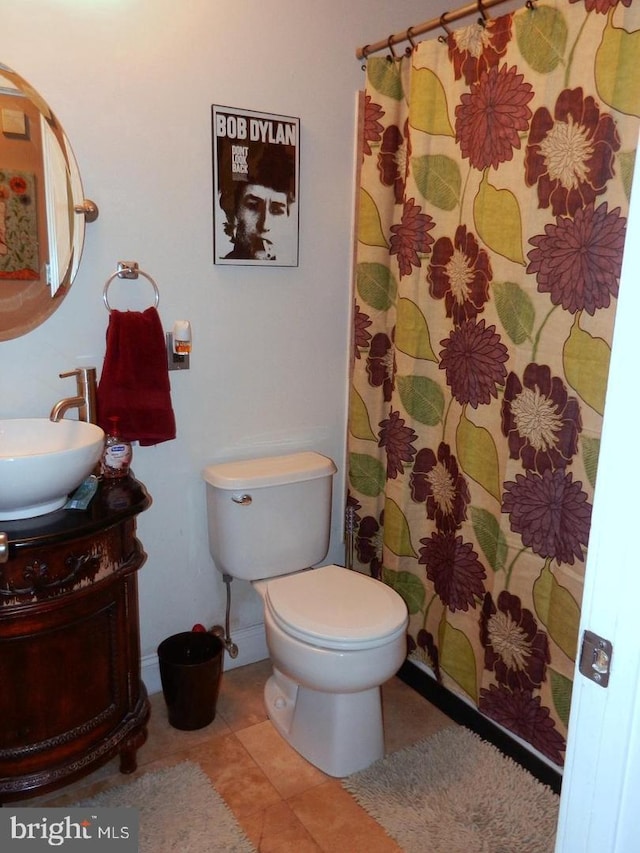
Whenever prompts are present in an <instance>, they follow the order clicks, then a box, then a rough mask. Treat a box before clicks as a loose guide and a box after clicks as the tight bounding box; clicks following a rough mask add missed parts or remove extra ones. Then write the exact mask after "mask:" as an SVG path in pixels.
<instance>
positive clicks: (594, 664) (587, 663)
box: [579, 631, 613, 687]
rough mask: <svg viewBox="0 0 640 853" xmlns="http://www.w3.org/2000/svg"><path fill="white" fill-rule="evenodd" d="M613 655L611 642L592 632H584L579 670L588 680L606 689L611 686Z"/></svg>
mask: <svg viewBox="0 0 640 853" xmlns="http://www.w3.org/2000/svg"><path fill="white" fill-rule="evenodd" d="M612 655H613V646H612V645H611V643H610V642H609V640H605V639H604V637H599V636H598V635H597V634H594V633H593V632H592V631H585V632H584V635H583V637H582V651H581V652H580V666H579V669H580V672H581V673H582V674H583V675H584V676H585V677H586V678H590V679H591V681H595V683H596V684H599V685H600V687H606V686H607V685H608V684H609V674H610V672H611V657H612Z"/></svg>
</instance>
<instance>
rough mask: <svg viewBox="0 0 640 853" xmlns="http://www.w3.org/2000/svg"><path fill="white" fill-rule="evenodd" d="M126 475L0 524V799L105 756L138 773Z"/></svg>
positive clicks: (139, 728)
mask: <svg viewBox="0 0 640 853" xmlns="http://www.w3.org/2000/svg"><path fill="white" fill-rule="evenodd" d="M150 503H151V501H150V499H149V496H148V495H147V493H146V490H145V489H144V487H143V486H142V485H141V484H140V483H138V482H137V481H136V480H135V479H133V478H132V477H128V478H126V480H123V481H115V482H113V483H107V482H106V481H105V482H102V483H101V485H100V487H99V490H98V493H97V494H96V496H95V497H94V499H93V501H92V502H91V504H90V507H89V509H88V510H86V511H77V510H59V511H57V512H54V513H49V514H48V515H46V516H41V517H40V518H39V519H38V518H35V519H28V520H24V521H11V522H0V530H4V531H5V532H6V533H7V535H8V537H9V559H8V561H7V562H6V563H3V564H0V802H8V801H10V800H17V799H24V798H27V797H29V796H35V795H38V794H42V793H45V792H47V791H51V790H54V789H56V788H59V787H62V786H64V785H66V784H69V783H70V782H72V781H73V780H75V779H77V778H79V777H81V776H84V775H86V774H88V773H90V772H91V771H93V770H94V769H96V767H98V766H99V765H101V764H104V763H105V762H107V761H109V760H110V759H111V758H113V757H114V756H119V757H120V770H121V771H122V772H123V773H130V772H133V771H134V770H135V769H136V752H137V750H138V749H139V747H140V746H142V744H143V743H144V741H145V739H146V734H147V733H146V724H147V720H148V718H149V701H148V699H147V694H146V690H145V687H144V684H143V683H142V681H141V678H140V640H139V620H138V589H137V571H138V569H139V568H140V567H141V566H142V564H143V563H144V561H145V558H146V555H145V553H144V551H143V549H142V546H141V544H140V542H139V541H138V539H137V538H136V515H137V514H138V513H139V512H141V511H143V510H144V509H146V508H147V507H148V506H149V505H150Z"/></svg>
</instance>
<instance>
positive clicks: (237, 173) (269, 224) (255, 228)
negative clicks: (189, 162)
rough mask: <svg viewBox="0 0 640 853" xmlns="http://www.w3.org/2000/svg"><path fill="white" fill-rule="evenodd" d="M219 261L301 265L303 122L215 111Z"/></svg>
mask: <svg viewBox="0 0 640 853" xmlns="http://www.w3.org/2000/svg"><path fill="white" fill-rule="evenodd" d="M211 120H212V137H213V211H214V214H213V259H214V263H216V264H236V265H237V264H242V265H249V266H265V265H271V266H280V267H297V266H298V218H299V214H298V202H299V192H300V184H299V177H300V119H298V118H292V117H291V116H279V115H273V114H271V113H261V112H253V111H251V110H243V109H237V108H235V107H221V106H215V105H214V106H212V107H211Z"/></svg>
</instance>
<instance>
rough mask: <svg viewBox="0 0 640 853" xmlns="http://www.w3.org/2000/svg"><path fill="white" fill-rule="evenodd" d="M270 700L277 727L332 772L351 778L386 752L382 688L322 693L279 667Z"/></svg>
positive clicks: (266, 693)
mask: <svg viewBox="0 0 640 853" xmlns="http://www.w3.org/2000/svg"><path fill="white" fill-rule="evenodd" d="M264 698H265V704H266V707H267V714H268V715H269V719H270V720H271V722H272V723H273V725H274V726H275V728H276V729H277V731H278V732H279V733H280V734H281V735H282V737H283V738H284V739H285V740H286V741H287V743H289V744H290V745H291V746H292V747H293V748H294V749H295V750H296V752H299V753H300V755H302V756H303V758H306V759H307V761H309V762H311V764H313V765H315V766H316V767H318V768H319V769H320V770H322V771H323V772H324V773H327V774H328V775H329V776H336V777H339V778H340V777H344V776H349V775H350V774H351V773H355V772H356V771H358V770H363V769H364V768H365V767H368V766H369V765H370V764H373V762H374V761H377V760H378V759H379V758H382V757H383V755H384V732H383V726H382V702H381V696H380V688H379V687H373V688H371V689H369V690H362V691H360V692H359V693H322V692H320V691H318V690H312V689H311V688H309V687H304V686H303V685H300V684H297V683H296V682H295V681H293V680H292V679H290V678H288V677H287V676H286V675H284V674H283V673H282V672H280V671H279V670H277V669H275V668H274V671H273V675H272V676H271V677H270V678H269V680H268V681H267V683H266V685H265V688H264Z"/></svg>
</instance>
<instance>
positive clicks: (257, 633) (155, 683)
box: [140, 625, 269, 695]
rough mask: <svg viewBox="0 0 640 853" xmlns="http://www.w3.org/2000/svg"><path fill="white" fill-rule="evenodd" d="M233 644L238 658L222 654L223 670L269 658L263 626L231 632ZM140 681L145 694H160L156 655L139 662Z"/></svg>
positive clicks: (158, 666) (160, 687)
mask: <svg viewBox="0 0 640 853" xmlns="http://www.w3.org/2000/svg"><path fill="white" fill-rule="evenodd" d="M232 639H233V642H234V643H235V644H236V646H237V647H238V656H237V657H236V658H232V657H230V656H229V653H228V652H225V653H224V669H225V670H229V669H235V668H236V667H238V666H245V665H246V664H249V663H256V662H257V661H259V660H266V659H267V658H268V657H269V651H268V649H267V641H266V639H265V636H264V625H251V626H250V627H249V628H239V629H238V630H237V631H234V632H233V638H232ZM140 668H141V671H142V680H143V681H144V684H145V687H146V688H147V693H149V695H151V694H152V693H160V692H161V691H162V683H161V681H160V665H159V663H158V655H157V654H155V653H154V654H152V655H145V656H144V657H143V658H142V659H141V661H140Z"/></svg>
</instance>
